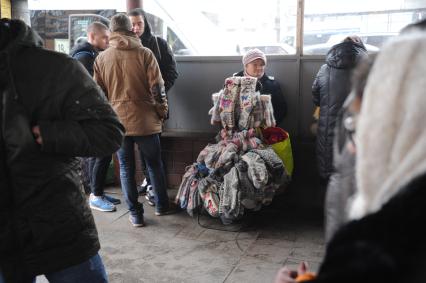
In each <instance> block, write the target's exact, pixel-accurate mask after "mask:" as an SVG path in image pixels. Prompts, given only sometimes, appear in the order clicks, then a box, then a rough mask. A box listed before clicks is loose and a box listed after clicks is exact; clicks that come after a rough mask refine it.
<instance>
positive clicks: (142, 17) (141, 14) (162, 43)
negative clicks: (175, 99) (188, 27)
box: [128, 8, 178, 93]
mask: <svg viewBox="0 0 426 283" xmlns="http://www.w3.org/2000/svg"><path fill="white" fill-rule="evenodd" d="M128 16H129V18H130V21H131V22H132V26H133V32H134V33H136V35H137V36H138V37H139V38H140V39H141V42H142V45H143V46H144V47H146V48H149V49H150V50H151V51H152V52H153V53H154V56H155V58H156V59H157V62H158V65H159V66H160V72H161V76H162V77H163V80H164V87H165V88H166V93H167V92H168V91H169V90H170V89H171V88H172V86H173V85H174V83H175V81H176V79H177V77H178V72H177V69H176V60H175V57H174V56H173V51H172V50H171V49H170V46H169V44H168V43H167V41H166V40H164V39H163V38H161V37H158V36H155V35H153V34H152V31H151V25H150V24H149V22H148V20H147V18H146V14H145V11H143V10H142V9H140V8H138V9H134V10H132V11H130V12H129V13H128Z"/></svg>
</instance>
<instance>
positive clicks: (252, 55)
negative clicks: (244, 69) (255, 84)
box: [243, 48, 266, 66]
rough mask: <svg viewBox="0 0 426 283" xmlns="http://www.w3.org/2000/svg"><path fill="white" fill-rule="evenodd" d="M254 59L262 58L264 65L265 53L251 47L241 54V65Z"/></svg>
mask: <svg viewBox="0 0 426 283" xmlns="http://www.w3.org/2000/svg"><path fill="white" fill-rule="evenodd" d="M256 59H262V60H263V62H264V63H265V65H266V56H265V53H263V52H262V51H260V50H259V49H257V48H255V49H251V50H249V51H248V52H247V53H246V54H245V55H244V56H243V65H244V66H245V65H247V64H248V63H251V62H253V61H254V60H256Z"/></svg>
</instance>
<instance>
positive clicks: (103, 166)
mask: <svg viewBox="0 0 426 283" xmlns="http://www.w3.org/2000/svg"><path fill="white" fill-rule="evenodd" d="M111 160H112V156H111V155H108V156H105V157H99V158H96V157H91V158H90V159H89V168H90V190H91V191H92V194H94V195H95V196H102V195H103V194H104V187H105V178H106V175H107V173H108V168H109V164H110V163H111Z"/></svg>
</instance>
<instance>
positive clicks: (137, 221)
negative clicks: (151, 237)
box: [129, 214, 145, 227]
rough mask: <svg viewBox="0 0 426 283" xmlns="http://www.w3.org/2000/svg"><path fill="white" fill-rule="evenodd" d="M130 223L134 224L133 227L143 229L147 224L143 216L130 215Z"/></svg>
mask: <svg viewBox="0 0 426 283" xmlns="http://www.w3.org/2000/svg"><path fill="white" fill-rule="evenodd" d="M129 221H130V223H132V225H133V227H143V226H145V222H144V220H143V215H131V214H130V215H129Z"/></svg>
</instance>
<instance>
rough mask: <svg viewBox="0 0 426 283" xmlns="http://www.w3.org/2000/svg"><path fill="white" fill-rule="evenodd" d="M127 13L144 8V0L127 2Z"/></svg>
mask: <svg viewBox="0 0 426 283" xmlns="http://www.w3.org/2000/svg"><path fill="white" fill-rule="evenodd" d="M126 4H127V12H129V11H131V10H133V9H135V8H143V0H126Z"/></svg>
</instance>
